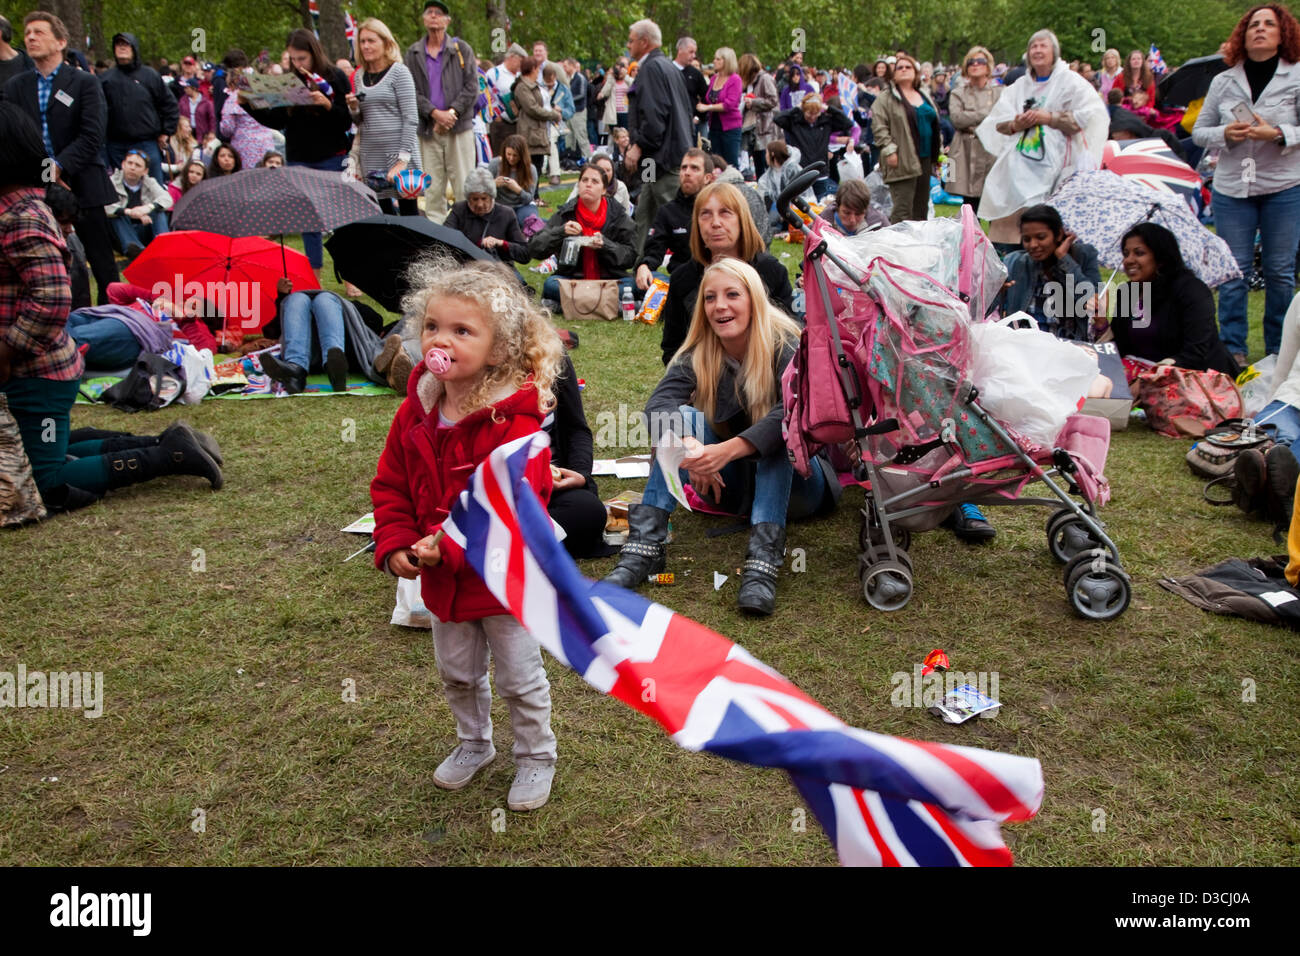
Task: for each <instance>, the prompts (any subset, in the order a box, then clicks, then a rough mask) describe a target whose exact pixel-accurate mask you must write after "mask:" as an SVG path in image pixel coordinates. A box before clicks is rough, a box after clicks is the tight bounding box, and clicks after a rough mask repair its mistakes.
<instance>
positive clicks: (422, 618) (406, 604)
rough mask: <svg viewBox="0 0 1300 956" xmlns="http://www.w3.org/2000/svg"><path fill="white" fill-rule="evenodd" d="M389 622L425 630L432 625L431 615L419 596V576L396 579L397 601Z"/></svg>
mask: <svg viewBox="0 0 1300 956" xmlns="http://www.w3.org/2000/svg"><path fill="white" fill-rule="evenodd" d="M391 623H393V624H396V625H398V626H399V627H418V628H420V629H422V630H426V631H427V630H428V629H429V628H431V627H433V615H432V614H430V613H429V609H428V608H427V607H425V606H424V598H423V597H421V596H420V579H419V578H413V579H408V578H398V579H397V602H396V604H395V605H394V607H393V617H392V621H391Z"/></svg>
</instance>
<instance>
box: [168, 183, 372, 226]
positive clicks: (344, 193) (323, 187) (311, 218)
mask: <svg viewBox="0 0 1300 956" xmlns="http://www.w3.org/2000/svg"><path fill="white" fill-rule="evenodd" d="M378 209H379V203H378V202H376V201H375V196H374V193H372V192H371V191H370V190H369V189H368V188H367V187H366V186H364V185H362V184H361V183H359V182H357V181H356V180H355V179H345V178H344V176H343V174H342V173H341V172H329V171H325V170H319V169H309V168H308V167H306V166H285V167H282V168H279V169H275V168H271V169H245V170H241V171H240V172H237V173H234V174H232V175H230V176H221V177H219V178H217V179H210V180H204V181H203V182H201V183H199V184H198V185H197V186H195V187H194V188H193V189H191V190H190V191H189V192H187V193H186V194H185V195H184V196H182V197H181V198H180V201H179V202H178V203H176V209H175V212H174V213H173V215H172V227H173V228H175V229H202V230H204V231H206V232H215V233H219V234H221V235H223V236H232V237H239V236H274V235H283V234H284V233H286V232H329V231H330V230H332V229H337V228H338V227H339V226H342V225H345V224H346V223H349V222H356V221H357V220H358V219H365V218H367V217H369V216H373V215H375V213H376V212H377V211H378Z"/></svg>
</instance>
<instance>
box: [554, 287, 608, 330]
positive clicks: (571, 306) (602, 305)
mask: <svg viewBox="0 0 1300 956" xmlns="http://www.w3.org/2000/svg"><path fill="white" fill-rule="evenodd" d="M558 281H559V283H560V311H561V312H563V313H564V317H565V318H566V319H569V320H570V321H574V320H577V319H606V320H612V319H617V318H618V309H619V300H618V290H619V285H618V280H617V279H560V280H558Z"/></svg>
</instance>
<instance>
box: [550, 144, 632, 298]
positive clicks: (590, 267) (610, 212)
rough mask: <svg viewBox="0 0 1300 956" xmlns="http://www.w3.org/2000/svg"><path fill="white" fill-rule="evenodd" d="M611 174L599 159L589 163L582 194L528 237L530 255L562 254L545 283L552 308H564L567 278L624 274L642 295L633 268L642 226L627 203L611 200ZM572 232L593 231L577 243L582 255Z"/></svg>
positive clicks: (581, 179) (621, 278)
mask: <svg viewBox="0 0 1300 956" xmlns="http://www.w3.org/2000/svg"><path fill="white" fill-rule="evenodd" d="M607 175H608V174H607V173H606V172H605V170H604V169H602V168H601V167H600V166H598V165H597V164H595V163H589V164H588V165H587V166H585V167H583V170H582V176H581V177H579V179H578V195H577V198H575V199H572V200H570V201H569V202H567V203H565V204H564V206H562V207H561V208H560V211H559V212H557V213H556V214H555V215H554V216H552V217H551V218H550V221H548V222H547V223H546V228H545V229H543V230H542V231H541V232H539V233H537V235H535V236H533V237H532V238H531V239H530V240H528V255H529V257H530V258H533V259H545V258H546V257H547V256H556V257H557V260H558V263H559V264H558V265H557V266H556V268H555V274H554V275H552V276H551V277H550V278H548V279H547V280H546V283H545V284H544V285H543V286H542V300H543V305H548V306H549V307H550V308H551V310H552V311H559V301H560V283H559V281H558V280H559V279H561V278H564V279H618V280H619V283H620V285H627V286H632V289H633V295H634V296H635V295H636V288H635V285H634V284H633V282H632V279H631V277H629V276H628V274H627V270H628V269H630V268H632V265H633V263H635V262H636V227H635V226H633V224H632V220H631V218H629V216H628V214H627V213H626V212H625V211H624V210H623V207H622V206H621V205H619V204H618V203H615V202H609V201H608V200H607V198H606V196H605V188H606V187H607V186H608V185H609V181H608V179H607ZM570 237H573V238H577V237H590V242H589V243H587V244H585V245H581V246H577V247H576V251H577V254H576V255H566V254H565V251H566V250H565V240H567V239H569V238H570ZM619 294H620V295H622V290H620V292H619ZM548 300H549V301H548Z"/></svg>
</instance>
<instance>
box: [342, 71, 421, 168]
mask: <svg viewBox="0 0 1300 956" xmlns="http://www.w3.org/2000/svg"><path fill="white" fill-rule="evenodd" d="M365 76H366V74H364V73H363V74H362V77H365ZM357 92H359V93H360V92H364V93H365V94H366V98H365V99H364V100H362V101H361V121H360V122H359V123H358V124H357V126H358V128H359V129H360V130H361V175H362V176H366V175H369V174H370V173H380V174H381V175H382V174H385V173H387V172H388V170H389V169H391V168H392V167H393V166H394V165H395V164H396V163H397V162H398V161H399V160H401V159H403V158H405V159H406V160H408V161H409V162H411V163H412V164H413V165H416V166H418V165H419V163H420V141H419V139H418V136H417V130H418V129H419V124H420V111H419V107H418V106H417V105H416V102H415V81H414V80H413V79H411V71H410V70H408V69H407V68H406V66H405V64H402V63H394V64H393V65H392V66H390V67H389V68H388V70H387V71H386V72H385V73H384V75H383V76H381V77H380V78H379V79H378V80H377V81H376V82H375V83H373V84H371V83H368V82H366V80H365V79H362V82H361V83H359V84H358V88H357Z"/></svg>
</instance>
